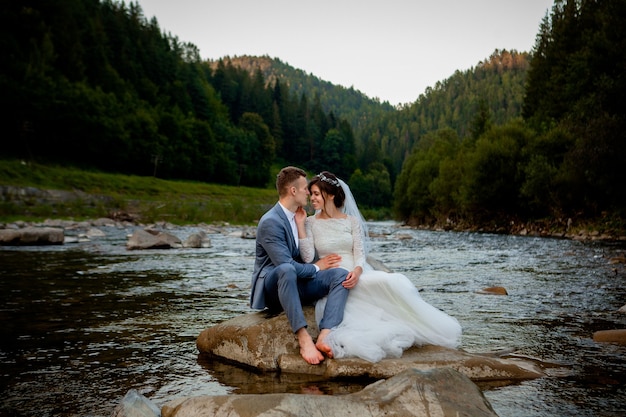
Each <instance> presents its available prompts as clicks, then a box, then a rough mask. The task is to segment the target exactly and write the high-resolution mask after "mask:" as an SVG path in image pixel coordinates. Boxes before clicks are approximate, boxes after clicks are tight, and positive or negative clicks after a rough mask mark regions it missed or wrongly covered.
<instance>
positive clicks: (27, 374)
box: [0, 222, 626, 417]
mask: <svg viewBox="0 0 626 417" xmlns="http://www.w3.org/2000/svg"><path fill="white" fill-rule="evenodd" d="M369 226H370V232H371V233H372V235H373V236H374V237H373V242H372V243H373V245H372V246H373V248H372V254H373V256H374V257H376V258H377V259H379V260H380V261H382V262H384V263H385V264H386V265H387V266H388V267H389V268H391V269H393V270H394V271H397V272H402V273H404V274H405V275H407V276H408V277H409V279H411V280H412V281H413V282H414V283H415V285H416V286H417V287H418V288H419V289H420V290H421V294H422V297H423V298H424V299H425V300H426V301H428V302H429V303H431V304H433V305H435V306H436V307H438V308H440V309H442V310H444V311H446V312H447V313H449V314H451V315H453V316H455V317H456V318H457V319H458V320H459V321H460V323H461V325H462V326H463V332H464V334H463V339H462V344H461V348H462V349H464V350H466V351H468V352H475V353H483V352H508V353H512V354H514V355H521V356H528V357H530V358H533V359H537V360H540V361H542V362H543V363H544V364H550V366H548V367H547V368H546V372H547V374H548V376H547V377H545V378H540V379H536V380H532V381H524V382H521V383H517V384H513V385H505V386H481V388H483V390H484V393H485V396H486V397H487V399H488V400H489V401H490V403H491V405H492V406H493V408H494V410H495V411H496V413H498V415H499V416H501V417H507V416H508V417H510V416H523V417H528V416H538V417H539V416H541V417H546V416H590V417H591V416H594V417H595V416H622V415H625V413H626V388H625V382H626V356H625V355H626V348H625V347H622V346H617V345H613V344H603V343H596V342H594V341H593V339H592V334H593V332H594V331H596V330H605V329H616V328H626V315H625V314H620V313H618V311H617V310H618V309H619V308H620V307H621V306H623V305H624V304H626V285H625V283H626V267H625V265H624V264H612V263H611V262H610V259H611V258H614V257H618V256H624V253H625V252H626V250H625V249H626V248H625V247H624V245H623V244H621V245H617V244H610V243H597V242H596V243H581V242H576V241H570V240H561V239H551V238H538V237H521V236H506V235H494V234H477V233H457V232H436V231H420V230H412V229H407V228H401V227H398V226H397V225H396V224H394V223H391V222H378V223H371V224H370V225H369ZM199 229H200V227H183V228H176V229H174V230H171V231H170V233H173V234H175V235H177V236H178V237H180V238H181V239H185V238H186V237H187V236H188V235H189V234H191V233H193V232H197V231H198V230H199ZM101 230H102V231H104V232H105V235H106V236H104V237H97V238H92V239H90V240H89V241H85V242H81V243H74V244H65V245H62V246H47V247H0V321H1V323H2V335H1V340H0V361H1V363H0V389H1V393H0V401H1V403H0V416H110V415H111V413H112V411H113V409H114V407H115V405H116V404H118V403H119V401H120V399H121V398H122V397H123V396H124V394H125V393H126V392H127V391H128V390H129V389H131V388H134V389H137V390H138V391H139V392H140V393H142V394H143V395H145V396H146V397H147V398H149V399H151V400H152V401H154V402H155V403H156V404H157V405H159V406H160V405H162V404H164V403H165V402H167V401H169V400H172V399H174V398H177V397H181V396H187V395H205V394H208V395H222V394H233V395H237V394H246V393H267V392H309V393H310V392H316V393H323V394H329V395H341V394H344V393H349V392H354V391H358V390H360V389H361V388H362V387H363V386H364V385H365V384H366V383H367V382H366V381H363V382H359V381H356V382H355V381H316V380H313V379H308V378H300V379H299V378H297V377H293V376H292V377H288V376H285V375H282V376H281V375H274V374H270V375H263V374H257V373H254V372H250V371H249V370H243V369H239V368H237V367H234V366H230V365H226V364H222V363H218V362H215V361H211V360H208V359H206V358H204V357H201V356H199V355H198V351H197V350H196V347H195V340H196V337H197V336H198V334H199V333H200V332H201V331H202V330H204V329H205V328H207V327H210V326H212V325H214V324H216V323H219V322H221V321H223V320H227V319H229V318H232V317H235V316H238V315H241V314H246V313H249V312H250V310H249V308H248V295H249V281H250V275H251V273H252V266H253V263H254V240H251V239H243V238H241V237H240V236H241V231H242V230H241V229H238V228H236V227H222V228H220V229H219V230H217V231H216V232H215V233H212V234H209V237H210V239H211V241H212V247H210V248H204V249H176V250H148V251H127V250H126V249H125V242H126V238H127V235H128V234H130V233H132V231H133V227H131V226H126V227H102V228H101ZM71 233H72V232H70V234H71ZM76 233H78V231H76ZM491 286H503V287H505V288H506V289H507V291H508V294H509V295H508V296H496V295H485V294H481V293H480V290H481V289H483V288H485V287H491Z"/></svg>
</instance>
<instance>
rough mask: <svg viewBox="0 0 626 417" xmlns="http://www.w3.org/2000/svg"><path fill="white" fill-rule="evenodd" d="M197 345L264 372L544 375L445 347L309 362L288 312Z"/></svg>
mask: <svg viewBox="0 0 626 417" xmlns="http://www.w3.org/2000/svg"><path fill="white" fill-rule="evenodd" d="M305 316H306V317H307V321H308V323H310V326H309V331H310V333H311V335H312V336H313V337H314V338H315V337H317V335H318V334H319V330H318V329H317V326H316V325H315V320H314V309H313V308H312V307H306V308H305ZM196 345H197V347H198V350H199V351H200V352H201V353H203V354H207V355H210V356H211V357H214V358H218V359H223V360H226V361H228V362H230V363H236V364H240V365H242V366H246V367H252V368H256V369H258V370H261V371H274V372H281V373H297V374H308V375H317V376H321V377H324V378H340V377H341V378H344V377H358V378H374V379H383V378H389V377H392V376H394V375H397V374H399V373H401V372H403V371H406V370H409V369H419V370H422V371H427V370H433V369H439V368H452V369H454V370H456V371H458V372H460V373H461V374H463V375H465V376H467V377H468V378H470V379H471V380H472V381H510V382H515V381H520V380H526V379H534V378H538V377H542V376H544V372H543V370H542V369H541V367H540V366H538V365H537V363H536V362H533V361H531V360H527V359H524V358H520V359H505V358H500V357H496V356H494V355H487V354H472V353H468V352H466V351H464V350H462V349H449V348H445V347H441V346H430V345H429V346H422V347H413V348H410V349H408V350H406V351H405V352H404V354H403V356H402V357H401V358H397V359H396V358H390V359H383V360H382V361H380V362H377V363H371V362H368V361H365V360H362V359H359V358H342V359H328V358H327V359H325V360H324V362H322V363H321V364H319V365H309V364H308V363H307V362H305V361H304V360H303V359H302V357H301V356H300V353H299V347H298V342H297V340H296V338H295V336H294V334H293V333H292V332H291V329H290V328H289V324H288V322H287V318H286V316H285V314H284V313H280V314H278V315H268V314H267V313H264V312H257V313H250V314H246V315H242V316H239V317H236V318H233V319H231V320H228V321H225V322H223V323H220V324H218V325H216V326H213V327H210V328H208V329H206V330H204V331H203V332H202V333H201V334H200V335H199V336H198V338H197V341H196Z"/></svg>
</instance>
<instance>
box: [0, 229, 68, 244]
mask: <svg viewBox="0 0 626 417" xmlns="http://www.w3.org/2000/svg"><path fill="white" fill-rule="evenodd" d="M64 240H65V234H64V232H63V229H59V228H55V227H32V226H29V227H25V228H23V229H2V230H0V245H62V244H63V242H64Z"/></svg>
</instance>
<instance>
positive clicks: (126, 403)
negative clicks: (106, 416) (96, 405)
mask: <svg viewBox="0 0 626 417" xmlns="http://www.w3.org/2000/svg"><path fill="white" fill-rule="evenodd" d="M160 416H161V410H159V407H158V406H157V405H156V404H154V403H153V402H152V401H150V400H149V399H147V398H146V397H144V396H143V395H141V394H140V393H139V392H137V390H135V389H131V390H129V391H128V392H127V393H126V395H125V396H124V398H122V401H121V402H120V403H119V404H118V405H117V406H116V407H115V409H114V410H113V413H112V414H111V417H160Z"/></svg>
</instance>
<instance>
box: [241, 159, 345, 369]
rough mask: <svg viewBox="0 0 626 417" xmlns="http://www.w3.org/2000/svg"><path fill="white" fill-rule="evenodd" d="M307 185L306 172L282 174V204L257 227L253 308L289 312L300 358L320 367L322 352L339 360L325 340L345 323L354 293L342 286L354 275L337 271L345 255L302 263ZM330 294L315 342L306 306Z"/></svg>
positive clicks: (279, 183)
mask: <svg viewBox="0 0 626 417" xmlns="http://www.w3.org/2000/svg"><path fill="white" fill-rule="evenodd" d="M307 185H308V184H307V180H306V172H304V171H303V170H302V169H300V168H296V167H291V166H289V167H285V168H283V169H282V170H281V171H280V172H279V173H278V176H277V178H276V189H277V190H278V203H276V205H275V206H274V207H272V208H271V209H270V210H269V211H268V212H267V213H265V214H264V215H263V217H261V220H260V221H259V224H258V227H257V234H256V260H255V263H254V272H253V273H252V292H251V295H250V306H251V307H252V308H254V309H264V308H269V309H271V310H278V311H280V310H284V311H285V314H286V315H287V319H288V320H289V324H290V325H291V329H292V330H293V332H294V333H295V335H296V337H297V339H298V343H299V345H300V354H301V355H302V357H303V358H304V360H305V361H307V362H308V363H310V364H312V365H316V364H319V363H320V362H321V361H323V360H324V355H323V354H322V353H325V354H326V355H327V356H328V357H330V358H332V357H333V352H332V350H331V348H330V347H329V346H328V345H327V344H326V343H324V339H325V338H326V337H327V336H328V335H329V334H330V329H332V328H333V327H335V326H337V325H338V324H339V323H341V321H342V320H343V310H344V306H345V304H346V299H347V297H348V291H349V290H348V289H346V288H345V287H344V286H343V285H342V283H343V281H344V280H345V279H346V275H347V274H348V271H346V270H344V269H341V268H336V267H337V266H338V265H339V262H340V261H341V257H340V256H339V255H334V254H333V255H328V256H326V257H324V258H322V259H320V260H318V261H317V262H315V263H314V264H306V263H302V260H301V258H300V251H299V249H298V231H297V228H296V222H295V219H294V217H295V215H296V211H299V210H302V211H303V210H304V209H303V207H304V206H306V204H307V203H308V197H309V190H308V187H307ZM325 296H328V301H327V303H326V308H325V310H324V317H323V318H322V321H321V322H320V326H319V327H320V334H319V337H318V338H317V342H316V343H314V342H313V339H312V338H311V335H310V334H309V332H308V331H307V322H306V319H305V317H304V313H303V311H302V305H303V304H310V303H312V302H314V301H316V300H319V299H320V298H323V297H325Z"/></svg>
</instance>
